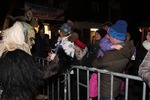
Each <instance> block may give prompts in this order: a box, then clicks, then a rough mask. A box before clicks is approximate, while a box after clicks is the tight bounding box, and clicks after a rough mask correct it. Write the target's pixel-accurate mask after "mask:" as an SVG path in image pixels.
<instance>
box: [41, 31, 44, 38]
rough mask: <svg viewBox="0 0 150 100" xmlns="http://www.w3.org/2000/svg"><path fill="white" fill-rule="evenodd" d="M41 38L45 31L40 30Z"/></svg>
mask: <svg viewBox="0 0 150 100" xmlns="http://www.w3.org/2000/svg"><path fill="white" fill-rule="evenodd" d="M40 36H41V37H43V36H44V29H40Z"/></svg>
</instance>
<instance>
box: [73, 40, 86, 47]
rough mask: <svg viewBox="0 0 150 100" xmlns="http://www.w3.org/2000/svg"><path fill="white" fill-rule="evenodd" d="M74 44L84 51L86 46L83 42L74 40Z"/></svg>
mask: <svg viewBox="0 0 150 100" xmlns="http://www.w3.org/2000/svg"><path fill="white" fill-rule="evenodd" d="M74 43H75V44H76V45H77V46H79V47H81V48H82V49H85V47H86V45H85V44H84V43H83V42H81V41H80V40H79V39H76V40H75V41H74Z"/></svg>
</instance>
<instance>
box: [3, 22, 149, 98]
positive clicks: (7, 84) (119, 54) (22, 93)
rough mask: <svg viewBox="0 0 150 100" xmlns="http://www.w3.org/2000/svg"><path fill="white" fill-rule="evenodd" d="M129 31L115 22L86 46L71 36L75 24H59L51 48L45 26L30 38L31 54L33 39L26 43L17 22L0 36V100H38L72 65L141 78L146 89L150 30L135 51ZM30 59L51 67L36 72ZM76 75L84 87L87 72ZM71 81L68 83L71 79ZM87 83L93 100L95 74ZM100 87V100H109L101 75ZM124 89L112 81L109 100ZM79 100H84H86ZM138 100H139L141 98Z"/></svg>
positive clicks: (105, 77) (74, 34)
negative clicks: (45, 85)
mask: <svg viewBox="0 0 150 100" xmlns="http://www.w3.org/2000/svg"><path fill="white" fill-rule="evenodd" d="M127 27H128V24H127V22H126V21H125V20H117V21H116V23H114V24H112V23H111V22H106V23H104V24H102V27H100V28H99V29H98V30H97V31H96V32H95V35H94V37H93V40H92V42H91V43H90V44H86V43H84V42H83V40H82V38H81V37H80V36H81V35H80V34H79V33H77V32H76V31H74V29H73V22H72V21H70V20H68V21H67V22H65V23H64V24H62V26H61V27H60V29H59V30H60V32H58V37H57V41H56V43H55V44H52V43H53V42H52V40H50V39H49V36H48V35H46V34H44V33H45V30H44V25H43V24H39V31H38V32H37V33H36V34H35V37H34V36H33V37H32V41H33V38H34V41H35V43H34V44H33V45H32V48H31V47H30V46H31V45H29V44H28V41H30V40H31V39H28V40H27V39H26V38H27V35H26V34H24V28H23V25H22V23H21V22H20V21H17V22H15V23H14V24H13V26H12V27H10V28H8V29H6V30H3V31H2V33H1V34H2V35H1V36H2V38H1V40H0V47H1V48H0V56H1V58H0V84H1V87H2V90H3V92H2V94H0V96H1V98H2V100H19V99H21V100H31V98H32V99H33V97H36V95H37V91H38V89H37V88H38V86H39V85H40V84H41V81H43V80H44V79H46V78H49V77H51V76H53V75H54V74H58V75H62V73H65V72H66V71H67V70H69V69H70V68H71V66H72V65H79V66H86V67H91V68H97V69H106V70H109V71H112V72H118V73H126V74H133V75H137V76H138V75H139V76H140V77H141V78H142V79H143V80H144V81H145V82H146V83H147V85H148V86H149V87H150V81H149V80H150V78H149V77H148V76H149V55H150V52H149V49H150V46H149V45H150V30H148V31H147V36H146V40H145V41H143V43H142V47H140V48H136V47H135V45H134V41H133V40H132V39H131V38H130V33H129V32H128V30H127ZM52 39H53V38H52ZM26 40H27V41H26ZM51 42H52V43H51ZM147 52H148V53H147ZM146 54H147V55H146ZM145 56H146V57H145ZM33 57H41V58H45V59H46V60H47V61H49V62H50V64H49V65H48V66H45V67H46V68H44V69H42V70H41V69H38V68H36V65H35V63H34V61H33V59H32V58H33ZM131 60H132V61H133V60H134V63H133V64H132V66H128V65H129V63H130V62H131ZM50 67H51V68H52V69H51V68H50ZM132 71H133V72H132ZM16 73H17V74H16ZM79 73H80V76H79V77H80V81H82V82H86V81H87V79H86V77H87V76H86V72H84V71H80V72H79ZM74 74H77V73H74ZM74 76H75V75H74ZM74 76H73V77H72V78H75V77H74ZM89 79H90V82H89V83H90V87H89V91H90V92H89V93H90V94H89V98H90V99H91V100H97V96H98V84H99V83H98V76H97V73H96V72H91V73H90V77H89ZM100 81H101V85H100V89H101V90H100V93H101V96H100V98H101V100H110V91H111V90H110V89H111V88H110V87H111V83H110V82H111V77H110V76H108V75H101V79H100ZM33 84H34V85H33ZM123 84H124V81H123V80H122V79H120V78H117V77H114V84H113V100H117V99H118V96H119V95H120V93H121V91H122V90H123V89H121V88H122V87H121V86H123ZM123 88H124V87H123ZM14 91H15V92H14ZM147 91H148V90H147ZM147 93H148V92H147ZM83 96H85V95H82V97H83ZM25 97H28V98H25ZM12 98H13V99H12ZM18 98H19V99H18ZM81 99H86V96H85V97H83V98H81ZM132 99H133V98H132ZM0 100H1V99H0ZM118 100H119V99H118ZM138 100H141V97H139V98H138ZM147 100H148V99H147Z"/></svg>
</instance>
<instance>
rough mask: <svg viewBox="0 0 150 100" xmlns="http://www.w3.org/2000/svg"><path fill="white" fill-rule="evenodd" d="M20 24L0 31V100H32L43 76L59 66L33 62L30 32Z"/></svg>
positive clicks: (50, 74)
mask: <svg viewBox="0 0 150 100" xmlns="http://www.w3.org/2000/svg"><path fill="white" fill-rule="evenodd" d="M23 23H24V22H23ZM23 23H22V22H20V21H17V22H15V23H14V25H13V26H12V27H10V28H8V29H6V30H3V31H2V33H1V37H2V39H1V40H0V100H33V99H34V97H35V96H36V95H37V94H36V93H37V89H38V86H39V85H42V83H43V79H45V78H49V77H51V76H53V75H54V74H56V73H57V71H58V68H59V67H58V64H56V62H53V61H52V62H50V63H49V64H48V65H44V66H43V65H40V64H39V63H38V64H37V65H36V63H35V62H34V60H33V57H32V56H31V52H30V47H29V44H28V38H29V36H32V35H29V33H26V31H27V30H26V29H25V28H24V27H23Z"/></svg>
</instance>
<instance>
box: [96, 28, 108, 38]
mask: <svg viewBox="0 0 150 100" xmlns="http://www.w3.org/2000/svg"><path fill="white" fill-rule="evenodd" d="M96 32H97V33H99V35H100V36H101V37H102V38H103V37H105V35H106V34H107V31H105V30H104V29H103V28H101V29H99V30H97V31H96Z"/></svg>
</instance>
